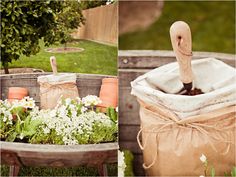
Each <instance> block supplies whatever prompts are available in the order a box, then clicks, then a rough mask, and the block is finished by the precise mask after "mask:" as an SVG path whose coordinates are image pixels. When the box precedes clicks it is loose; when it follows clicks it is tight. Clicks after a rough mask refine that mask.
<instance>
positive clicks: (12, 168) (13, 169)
mask: <svg viewBox="0 0 236 177" xmlns="http://www.w3.org/2000/svg"><path fill="white" fill-rule="evenodd" d="M19 171H20V166H18V165H11V166H10V171H9V176H18V173H19Z"/></svg>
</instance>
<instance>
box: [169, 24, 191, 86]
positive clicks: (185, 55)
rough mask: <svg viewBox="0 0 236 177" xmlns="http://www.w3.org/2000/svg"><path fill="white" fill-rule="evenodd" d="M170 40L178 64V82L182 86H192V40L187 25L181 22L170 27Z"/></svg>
mask: <svg viewBox="0 0 236 177" xmlns="http://www.w3.org/2000/svg"><path fill="white" fill-rule="evenodd" d="M170 38H171V43H172V47H173V50H174V52H175V55H176V59H177V62H178V64H179V72H180V80H181V81H182V82H183V84H184V85H186V84H191V85H192V82H193V73H192V68H191V59H192V38H191V31H190V28H189V26H188V24H187V23H185V22H183V21H177V22H175V23H173V24H172V25H171V27H170Z"/></svg>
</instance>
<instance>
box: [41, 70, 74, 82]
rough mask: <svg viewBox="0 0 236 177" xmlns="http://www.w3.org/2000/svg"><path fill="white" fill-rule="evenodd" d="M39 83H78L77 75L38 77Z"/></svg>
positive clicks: (62, 74)
mask: <svg viewBox="0 0 236 177" xmlns="http://www.w3.org/2000/svg"><path fill="white" fill-rule="evenodd" d="M38 82H39V83H49V84H52V85H54V84H63V83H68V82H72V83H76V74H75V73H60V74H57V75H46V76H39V77H38Z"/></svg>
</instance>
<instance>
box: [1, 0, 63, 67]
mask: <svg viewBox="0 0 236 177" xmlns="http://www.w3.org/2000/svg"><path fill="white" fill-rule="evenodd" d="M62 8H63V6H62V3H61V2H60V1H50V0H46V1H36V0H31V1H1V4H0V12H1V42H0V45H1V62H2V65H3V66H4V68H5V69H6V70H7V68H8V63H9V62H11V61H12V60H17V59H19V57H20V55H21V54H23V55H26V56H30V55H33V54H36V53H37V52H39V50H40V47H39V39H42V38H43V40H44V42H45V43H46V44H52V43H53V42H55V36H56V35H55V31H54V30H55V26H56V25H57V23H56V20H55V16H56V14H57V13H58V12H60V11H61V10H62Z"/></svg>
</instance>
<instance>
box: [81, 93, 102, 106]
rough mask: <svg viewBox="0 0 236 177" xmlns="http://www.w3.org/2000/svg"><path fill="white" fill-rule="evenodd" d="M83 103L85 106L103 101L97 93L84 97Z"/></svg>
mask: <svg viewBox="0 0 236 177" xmlns="http://www.w3.org/2000/svg"><path fill="white" fill-rule="evenodd" d="M82 103H83V104H84V105H85V106H95V105H98V104H100V103H102V101H101V100H100V98H98V97H97V96H95V95H88V96H86V97H84V98H82Z"/></svg>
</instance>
